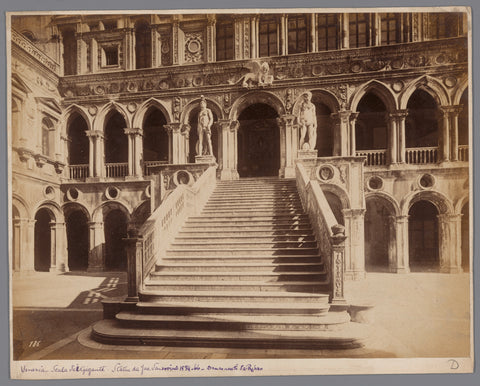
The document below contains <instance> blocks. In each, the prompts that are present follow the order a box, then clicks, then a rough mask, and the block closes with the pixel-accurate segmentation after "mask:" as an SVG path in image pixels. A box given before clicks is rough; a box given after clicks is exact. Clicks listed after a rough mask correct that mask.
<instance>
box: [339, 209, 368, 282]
mask: <svg viewBox="0 0 480 386" xmlns="http://www.w3.org/2000/svg"><path fill="white" fill-rule="evenodd" d="M342 212H343V218H344V219H345V229H346V232H345V233H346V235H347V237H348V238H347V240H349V242H346V244H345V276H346V277H347V278H349V279H353V280H359V279H363V278H364V277H365V247H364V244H365V235H364V216H365V209H343V211H342Z"/></svg>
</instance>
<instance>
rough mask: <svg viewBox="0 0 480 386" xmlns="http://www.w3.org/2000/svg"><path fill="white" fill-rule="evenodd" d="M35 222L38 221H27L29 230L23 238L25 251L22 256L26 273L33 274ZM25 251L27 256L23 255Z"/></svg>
mask: <svg viewBox="0 0 480 386" xmlns="http://www.w3.org/2000/svg"><path fill="white" fill-rule="evenodd" d="M35 222H36V220H27V221H26V225H27V229H26V232H25V235H24V237H23V238H22V240H21V241H22V243H23V245H24V249H23V250H22V255H23V257H24V259H23V264H22V263H20V265H21V266H23V267H24V269H23V270H24V271H27V272H33V271H35ZM23 251H25V254H23Z"/></svg>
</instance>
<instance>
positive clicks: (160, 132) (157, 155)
mask: <svg viewBox="0 0 480 386" xmlns="http://www.w3.org/2000/svg"><path fill="white" fill-rule="evenodd" d="M166 124H167V120H166V119H165V116H164V115H163V113H162V112H161V111H160V110H159V109H157V108H155V107H152V108H150V109H149V110H148V111H147V114H146V116H145V120H144V123H143V160H144V161H165V162H168V133H167V130H166V129H165V125H166Z"/></svg>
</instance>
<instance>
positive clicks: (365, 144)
mask: <svg viewBox="0 0 480 386" xmlns="http://www.w3.org/2000/svg"><path fill="white" fill-rule="evenodd" d="M358 111H359V113H360V114H359V115H358V121H357V124H356V126H355V139H356V141H355V142H356V148H357V150H380V149H386V148H387V124H386V120H385V114H386V112H387V108H386V107H385V104H384V103H383V101H382V100H381V99H380V98H379V97H378V96H377V95H375V94H374V93H372V92H369V93H367V94H365V95H364V96H363V98H362V99H361V100H360V103H359V104H358Z"/></svg>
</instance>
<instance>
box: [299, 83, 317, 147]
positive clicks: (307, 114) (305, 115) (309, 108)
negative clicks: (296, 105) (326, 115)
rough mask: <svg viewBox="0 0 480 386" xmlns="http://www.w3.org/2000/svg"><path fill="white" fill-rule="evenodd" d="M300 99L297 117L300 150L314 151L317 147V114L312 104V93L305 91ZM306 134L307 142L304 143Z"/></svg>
mask: <svg viewBox="0 0 480 386" xmlns="http://www.w3.org/2000/svg"><path fill="white" fill-rule="evenodd" d="M302 97H303V101H302V103H301V105H300V112H299V114H298V117H297V119H298V124H299V126H300V149H302V150H315V147H316V145H317V113H316V111H315V105H314V104H313V103H312V93H311V92H310V91H307V92H305V93H304V94H303V95H302ZM307 134H308V142H307V141H305V137H306V135H307Z"/></svg>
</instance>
